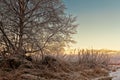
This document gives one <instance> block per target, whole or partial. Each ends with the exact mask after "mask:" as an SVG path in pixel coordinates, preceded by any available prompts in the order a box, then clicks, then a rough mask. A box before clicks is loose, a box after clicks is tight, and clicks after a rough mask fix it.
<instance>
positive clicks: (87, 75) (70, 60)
mask: <svg viewBox="0 0 120 80" xmlns="http://www.w3.org/2000/svg"><path fill="white" fill-rule="evenodd" d="M32 58H33V61H27V60H23V62H22V64H21V65H20V66H19V67H17V68H16V69H11V68H10V67H9V64H8V65H7V66H6V65H5V66H4V65H3V66H2V67H3V68H1V69H0V80H90V79H92V78H94V77H98V76H104V75H107V74H108V72H107V70H106V69H105V68H104V67H107V64H108V61H109V57H108V56H107V55H105V54H101V53H98V52H93V51H89V50H84V51H83V50H82V51H81V52H79V53H78V54H77V55H65V54H61V55H60V54H59V55H57V56H55V55H46V56H45V57H44V58H43V59H40V58H39V57H38V56H36V55H35V56H32ZM16 62H17V61H16ZM18 62H19V61H18ZM103 66H104V67H103Z"/></svg>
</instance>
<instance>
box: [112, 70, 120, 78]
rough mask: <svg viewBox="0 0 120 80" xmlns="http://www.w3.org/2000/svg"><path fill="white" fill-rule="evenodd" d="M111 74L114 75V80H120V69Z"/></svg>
mask: <svg viewBox="0 0 120 80" xmlns="http://www.w3.org/2000/svg"><path fill="white" fill-rule="evenodd" d="M110 76H111V77H113V79H112V80H120V69H118V70H117V71H115V72H110Z"/></svg>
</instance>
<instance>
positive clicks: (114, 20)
mask: <svg viewBox="0 0 120 80" xmlns="http://www.w3.org/2000/svg"><path fill="white" fill-rule="evenodd" d="M63 1H64V3H65V5H66V7H67V12H68V13H69V14H73V15H75V16H77V23H78V24H79V26H78V29H77V30H78V32H77V34H76V35H74V39H75V40H76V41H77V43H76V44H74V45H73V47H74V48H95V49H100V48H105V49H115V50H120V0H63Z"/></svg>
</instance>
